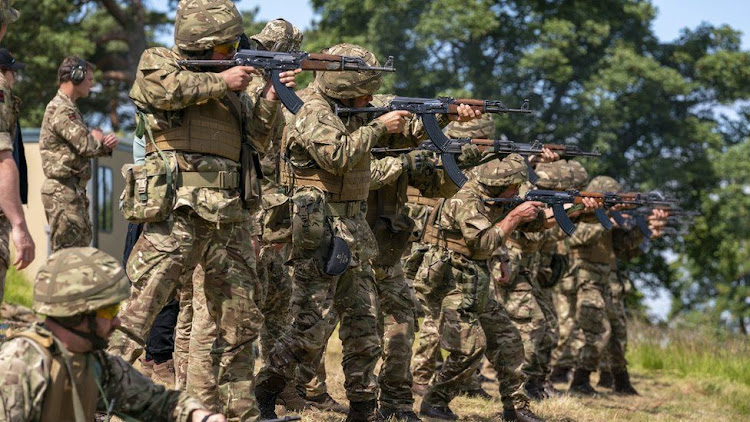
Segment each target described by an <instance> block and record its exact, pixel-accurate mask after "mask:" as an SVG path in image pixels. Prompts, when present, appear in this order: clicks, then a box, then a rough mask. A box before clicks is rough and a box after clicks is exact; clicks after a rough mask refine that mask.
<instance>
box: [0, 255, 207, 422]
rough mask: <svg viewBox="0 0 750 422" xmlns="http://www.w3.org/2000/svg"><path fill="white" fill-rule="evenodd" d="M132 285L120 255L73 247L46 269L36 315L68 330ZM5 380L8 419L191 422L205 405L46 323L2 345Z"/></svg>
mask: <svg viewBox="0 0 750 422" xmlns="http://www.w3.org/2000/svg"><path fill="white" fill-rule="evenodd" d="M129 288H130V287H129V282H128V280H127V278H126V277H125V274H124V272H123V270H122V267H121V266H120V265H119V264H118V263H117V261H116V260H115V259H114V258H113V257H111V256H109V255H107V254H105V253H103V252H101V251H98V250H96V249H94V248H71V249H66V250H64V251H61V252H57V253H55V254H52V256H50V258H49V260H48V262H47V264H45V266H43V267H42V268H41V269H40V271H39V273H38V275H37V280H36V283H35V286H34V290H35V292H34V311H35V312H37V313H41V314H44V315H46V316H47V318H51V319H54V320H55V321H56V322H57V324H58V326H60V325H63V323H61V322H60V321H62V320H64V319H65V318H70V317H73V316H76V315H83V314H88V313H90V312H96V310H97V309H102V308H106V307H109V306H112V305H115V304H117V303H118V302H120V301H121V300H123V299H124V298H126V297H127V296H128V290H129ZM63 326H65V325H63ZM88 335H89V336H96V335H95V334H90V333H89V334H88ZM84 338H87V339H90V338H88V337H84ZM97 338H99V337H97ZM99 340H101V341H105V340H104V339H102V338H99ZM92 344H93V342H92ZM104 344H106V342H105V343H104ZM67 368H70V369H69V370H68V369H67ZM71 378H73V379H72V380H71ZM0 380H1V381H0V419H2V420H7V421H11V422H15V421H18V422H21V421H40V420H60V421H72V420H94V413H95V411H97V410H98V411H103V412H107V411H114V412H115V414H116V415H119V416H121V417H131V418H137V419H144V420H145V419H155V420H177V421H189V420H191V412H193V411H194V410H196V409H203V408H204V407H203V406H202V405H201V403H200V402H199V401H198V400H196V399H194V398H192V397H190V396H189V395H187V394H185V393H181V392H178V391H173V390H172V391H168V390H165V389H164V387H161V386H158V385H155V384H154V383H153V382H151V381H150V380H149V379H148V378H146V377H144V376H143V375H141V374H140V373H138V372H137V371H136V370H135V369H133V367H132V366H130V365H129V364H128V363H126V362H125V361H123V360H122V359H120V358H119V357H115V356H112V355H109V354H107V353H105V352H104V351H102V350H96V349H95V350H93V351H91V352H87V353H72V352H69V351H67V349H66V348H65V346H64V345H63V343H62V342H61V341H60V340H58V339H57V338H56V337H54V335H53V334H52V332H51V331H50V330H49V329H47V327H46V326H45V325H44V324H36V325H34V326H32V327H31V328H29V329H28V330H26V331H23V332H20V333H16V334H15V335H13V336H12V337H11V338H10V339H9V340H8V341H6V342H4V343H3V344H2V345H0ZM71 381H72V382H71Z"/></svg>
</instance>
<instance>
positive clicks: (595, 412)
mask: <svg viewBox="0 0 750 422" xmlns="http://www.w3.org/2000/svg"><path fill="white" fill-rule="evenodd" d="M638 328H639V329H641V328H643V327H641V326H638ZM650 334H651V335H653V334H654V333H650ZM641 338H642V337H641ZM654 338H655V337H654ZM634 343H636V344H634V345H633V346H634V347H633V351H634V353H642V351H641V350H639V347H640V346H641V345H642V343H640V342H639V341H636V342H634ZM720 349H723V347H722V345H721V344H716V343H714V344H713V348H712V350H714V351H716V350H720ZM699 351H700V352H705V350H704V349H701V348H690V349H686V350H683V352H684V353H687V354H692V353H695V352H699ZM672 352H673V353H675V354H679V353H678V352H676V351H672ZM631 355H632V353H631ZM735 358H739V359H746V355H745V356H740V355H735ZM690 359H691V358H690V357H689V356H688V357H685V358H684V359H683V360H684V361H686V362H688V361H690ZM633 360H634V359H633V357H632V356H631V361H633ZM635 360H639V359H637V358H636V359H635ZM326 364H327V369H328V381H327V384H328V389H329V392H330V394H331V395H332V396H333V397H334V398H335V399H336V400H338V401H340V402H342V403H346V394H345V392H344V388H343V382H344V377H343V374H342V372H341V343H340V342H339V340H338V338H337V337H335V336H334V338H332V339H331V340H330V342H329V345H328V355H327V357H326ZM634 367H635V370H633V371H631V372H632V373H631V376H632V381H633V384H634V385H635V387H636V388H637V389H638V391H639V392H640V393H641V395H640V396H637V397H630V396H621V395H616V394H613V393H610V392H609V390H604V389H600V390H601V392H602V394H600V395H599V396H598V397H596V398H578V397H572V396H567V395H563V396H561V397H557V398H553V399H549V400H545V401H543V402H539V403H533V404H532V409H533V410H534V412H536V413H537V414H538V415H539V416H542V417H544V418H545V419H546V420H547V421H558V422H568V421H601V422H611V421H693V420H695V421H697V420H721V421H747V420H750V386H749V385H747V384H745V383H744V382H742V381H740V380H732V379H728V378H726V377H721V376H711V375H707V374H703V373H691V372H686V373H679V372H677V371H673V370H668V369H653V368H644V367H643V366H642V365H640V364H639V363H638V364H636V365H634ZM592 378H593V380H592V381H594V382H595V381H596V375H594V376H593V377H592ZM484 388H485V389H486V390H487V391H489V392H490V393H491V394H492V395H494V396H497V386H496V385H495V384H492V383H485V385H484ZM557 388H559V389H561V390H564V389H565V388H566V386H565V385H562V384H560V385H557ZM416 399H417V400H416V404H415V410H418V409H419V404H420V398H419V397H416ZM451 408H452V409H453V411H454V412H456V413H457V414H458V415H459V416H461V419H462V420H469V421H499V420H500V417H499V415H500V413H501V412H502V405H501V404H500V402H499V400H493V401H487V400H482V399H474V398H468V397H458V398H456V399H455V400H454V401H453V403H452V404H451ZM277 410H279V416H281V415H282V414H283V413H284V412H283V408H282V407H280V406H277ZM302 416H303V419H304V420H314V421H343V420H344V419H345V418H344V416H343V415H336V414H332V413H321V412H317V411H307V412H303V413H302Z"/></svg>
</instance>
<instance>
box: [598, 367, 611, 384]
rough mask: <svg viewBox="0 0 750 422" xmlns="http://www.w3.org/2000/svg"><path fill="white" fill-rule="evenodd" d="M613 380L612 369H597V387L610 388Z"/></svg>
mask: <svg viewBox="0 0 750 422" xmlns="http://www.w3.org/2000/svg"><path fill="white" fill-rule="evenodd" d="M614 382H615V380H614V378H613V377H612V371H605V370H602V369H599V382H597V383H596V386H597V387H603V388H612V387H613V386H614Z"/></svg>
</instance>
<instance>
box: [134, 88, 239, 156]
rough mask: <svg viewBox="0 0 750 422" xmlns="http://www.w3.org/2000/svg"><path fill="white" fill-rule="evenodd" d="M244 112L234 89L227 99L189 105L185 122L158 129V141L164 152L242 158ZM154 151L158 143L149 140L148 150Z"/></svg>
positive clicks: (155, 132) (184, 114) (147, 143)
mask: <svg viewBox="0 0 750 422" xmlns="http://www.w3.org/2000/svg"><path fill="white" fill-rule="evenodd" d="M240 115H241V105H240V99H239V97H238V96H237V94H235V93H233V92H230V93H228V94H227V95H226V96H225V97H224V99H223V100H208V101H207V102H206V103H205V104H201V105H195V106H191V107H188V108H186V109H185V110H184V112H183V116H182V124H181V125H180V126H177V127H173V128H170V129H167V130H159V131H154V141H155V142H156V146H158V147H159V148H161V149H162V150H163V151H173V150H177V151H184V152H196V153H200V154H211V155H218V156H219V157H224V158H228V159H230V160H232V161H239V160H240V146H241V143H242V132H241V130H242V125H241V122H240ZM154 151H156V147H155V146H154V144H153V143H152V142H146V152H147V153H151V152H154Z"/></svg>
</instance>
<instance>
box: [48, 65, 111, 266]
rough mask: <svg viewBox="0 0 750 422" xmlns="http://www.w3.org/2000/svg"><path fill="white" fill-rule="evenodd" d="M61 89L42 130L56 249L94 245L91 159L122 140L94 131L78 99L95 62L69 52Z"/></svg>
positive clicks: (62, 69) (88, 83) (62, 70)
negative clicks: (89, 192) (89, 191)
mask: <svg viewBox="0 0 750 422" xmlns="http://www.w3.org/2000/svg"><path fill="white" fill-rule="evenodd" d="M57 76H58V79H59V82H60V89H59V90H58V91H57V95H56V96H55V98H53V99H52V101H50V102H49V103H48V104H47V108H46V109H45V110H44V118H43V119H42V128H41V132H40V134H39V151H40V153H41V155H42V168H43V169H44V176H45V177H46V179H45V180H44V184H43V185H42V204H44V211H45V213H46V214H47V223H48V224H49V228H50V233H49V242H50V249H51V250H52V251H53V252H54V251H57V250H60V249H63V248H69V247H73V246H88V244H89V243H91V220H90V218H89V199H88V196H87V195H86V184H87V183H88V181H89V179H90V178H91V165H90V164H89V160H90V158H91V157H99V156H104V155H110V154H111V153H112V150H113V149H114V148H115V147H116V146H117V143H118V139H117V137H116V136H115V135H114V134H112V133H108V134H107V135H105V134H104V133H102V131H101V130H99V129H91V130H90V129H89V128H88V126H86V123H85V122H84V121H83V116H81V112H80V111H78V107H76V105H75V102H76V101H78V100H79V99H80V98H85V97H88V95H89V91H90V90H91V87H92V85H93V83H94V66H93V65H92V64H91V63H89V62H87V61H85V60H83V59H81V58H80V57H77V56H69V57H66V58H65V60H63V62H62V64H60V67H59V68H58V69H57Z"/></svg>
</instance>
